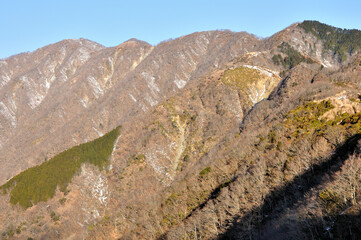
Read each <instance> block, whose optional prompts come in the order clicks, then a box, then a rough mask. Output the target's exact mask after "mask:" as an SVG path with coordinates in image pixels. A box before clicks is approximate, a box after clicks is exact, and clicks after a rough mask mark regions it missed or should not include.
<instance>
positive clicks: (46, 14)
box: [0, 0, 361, 58]
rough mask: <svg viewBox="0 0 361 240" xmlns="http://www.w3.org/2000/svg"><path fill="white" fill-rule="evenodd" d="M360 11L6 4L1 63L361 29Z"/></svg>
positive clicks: (347, 5) (187, 4) (338, 4)
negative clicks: (201, 34)
mask: <svg viewBox="0 0 361 240" xmlns="http://www.w3.org/2000/svg"><path fill="white" fill-rule="evenodd" d="M360 10H361V1H359V0H343V1H335V0H328V1H324V0H313V1H309V0H306V1H289V0H288V1H270V0H264V1H257V0H254V1H250V0H247V1H241V0H238V1H236V0H223V1H221V0H219V1H218V0H217V1H216V0H206V1H204V0H199V1H197V0H192V1H189V0H179V1H171V0H167V1H141V0H138V1H134V0H133V1H130V0H128V1H121V0H118V1H116V0H102V1H92V0H71V1H70V0H62V1H54V0H32V1H30V0H1V7H0V31H1V37H0V58H6V57H8V56H11V55H14V54H17V53H20V52H26V51H34V50H36V49H37V48H40V47H42V46H45V45H48V44H51V43H54V42H58V41H61V40H63V39H67V38H81V37H82V38H87V39H90V40H93V41H95V42H98V43H100V44H103V45H105V46H115V45H118V44H120V43H122V42H124V41H126V40H128V39H129V38H138V39H140V40H144V41H147V42H149V43H150V44H153V45H155V44H157V43H159V42H160V41H162V40H167V39H169V38H176V37H179V36H182V35H186V34H189V33H192V32H196V31H205V30H216V29H230V30H232V31H237V32H238V31H247V32H249V33H253V34H255V35H257V36H260V37H268V36H270V35H272V34H273V33H275V32H277V31H280V30H282V29H283V28H285V27H287V26H289V25H290V24H292V23H294V22H300V21H302V20H318V21H321V22H323V23H327V24H329V25H333V26H337V27H342V28H356V29H361V14H360Z"/></svg>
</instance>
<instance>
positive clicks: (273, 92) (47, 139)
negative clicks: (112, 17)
mask: <svg viewBox="0 0 361 240" xmlns="http://www.w3.org/2000/svg"><path fill="white" fill-rule="evenodd" d="M311 24H312V22H311ZM299 25H300V24H299V23H297V24H292V25H291V26H289V27H288V28H286V29H284V30H282V31H280V32H278V33H276V34H274V35H273V36H271V37H269V38H266V39H262V40H260V39H257V38H256V37H254V36H252V35H250V34H248V33H245V32H240V33H233V32H229V31H210V32H209V31H207V32H197V33H193V34H190V35H186V36H183V37H180V38H177V39H174V40H170V41H166V42H163V43H160V44H158V45H157V46H151V45H150V44H148V43H146V42H143V41H140V40H132V39H130V40H128V41H126V42H124V43H122V44H120V45H118V46H116V47H111V48H104V47H103V46H101V45H97V44H96V43H93V42H91V41H87V40H79V41H73V40H70V41H69V40H65V42H59V43H56V44H55V45H48V46H47V47H45V48H44V49H41V50H37V51H36V52H33V53H32V54H33V55H34V56H35V58H34V59H35V60H36V61H38V63H36V61H35V60H34V61H33V62H34V63H35V64H34V65H31V64H30V66H28V65H26V66H24V69H25V70H24V72H22V71H21V69H20V70H19V67H17V66H19V64H18V63H19V61H20V63H24V61H25V62H26V61H30V60H29V59H27V60H21V59H18V60H15V59H17V58H13V59H11V61H9V64H10V65H11V64H13V65H14V69H12V68H10V67H9V66H10V65H9V66H8V65H6V66H7V67H6V68H5V67H4V66H3V65H4V64H2V65H1V66H2V68H1V66H0V68H1V71H0V73H1V77H2V79H5V78H6V79H8V78H9V79H10V80H9V81H7V82H6V81H3V82H5V84H4V86H3V87H2V88H0V96H1V97H0V107H1V109H0V113H1V116H0V124H1V129H0V130H1V131H0V133H1V134H2V135H0V137H1V139H0V140H1V141H2V144H3V146H2V149H1V151H2V153H3V157H1V159H0V162H1V164H2V166H3V170H2V171H1V172H0V183H1V184H2V183H5V181H6V180H7V179H10V178H11V177H13V176H15V175H16V174H17V173H20V172H21V171H22V170H25V169H27V168H29V167H32V166H36V165H39V164H41V163H42V162H48V161H52V160H50V159H53V158H56V157H57V156H58V154H59V153H61V152H62V151H65V150H67V149H70V148H71V147H73V146H76V145H79V144H82V143H85V142H88V141H91V140H93V139H98V138H99V137H102V136H103V135H104V134H106V133H107V132H109V131H110V130H112V129H114V128H115V127H117V126H119V125H122V129H121V131H120V136H119V137H118V139H117V140H116V141H115V144H114V147H113V150H112V153H111V157H110V165H109V169H108V171H100V169H96V168H94V167H92V166H91V165H89V164H81V166H80V169H81V171H80V172H79V173H78V174H77V175H75V176H74V177H72V180H71V183H70V184H69V185H68V188H67V190H66V191H56V193H55V196H54V197H53V198H51V199H49V200H47V201H46V202H39V203H38V204H36V205H34V206H31V207H29V208H28V209H26V210H24V209H22V208H21V207H20V206H18V205H15V206H13V205H11V204H10V198H11V189H9V192H10V195H9V194H5V195H3V196H0V203H1V204H0V206H1V208H0V222H1V221H2V222H4V224H3V225H1V224H0V229H1V230H2V231H3V235H2V238H4V239H6V238H20V239H21V238H26V236H29V237H42V238H68V237H70V238H79V237H80V236H86V238H89V239H92V238H94V239H109V238H112V239H113V238H114V239H118V238H127V239H136V238H139V237H148V238H151V239H156V238H164V239H179V238H189V239H192V238H198V237H202V238H207V239H208V238H218V237H219V236H220V235H221V236H226V237H227V236H228V237H233V238H234V237H236V236H238V237H239V238H242V236H243V237H254V238H256V239H262V237H264V236H267V234H268V233H270V232H272V231H271V230H270V229H272V228H274V226H277V223H278V222H277V221H278V220H277V219H281V220H280V222H282V224H283V225H282V227H283V228H282V229H283V230H282V229H281V230H277V231H274V232H272V234H274V236H275V238H278V239H286V238H285V236H286V234H285V233H286V232H287V231H288V230H287V227H288V229H293V232H292V231H288V232H292V234H294V236H298V237H299V238H301V239H307V238H309V237H310V236H311V235H312V236H313V235H315V234H318V235H317V237H322V236H324V235H322V234H321V232H322V231H321V230H320V228H322V226H321V225H319V224H318V222H317V221H319V218H315V219H311V220H309V221H310V223H312V225H311V227H310V229H311V230H310V232H311V233H305V232H303V231H302V229H303V227H305V225H304V224H303V223H302V222H298V223H294V225H292V224H293V223H292V221H288V220H289V219H290V218H292V217H304V215H303V213H302V211H304V209H303V208H302V207H299V208H296V207H295V205H293V204H291V205H290V206H291V210H292V214H293V215H290V216H288V215H285V214H283V212H280V213H279V214H278V215H277V213H275V212H272V211H268V210H267V211H268V212H267V215H268V214H273V215H274V216H276V217H275V218H272V219H276V220H277V221H276V220H269V221H268V220H267V216H264V215H262V211H263V210H262V209H265V208H263V207H262V202H263V201H264V200H265V199H266V200H267V199H274V200H275V203H274V205H275V206H276V207H279V208H282V206H281V203H280V201H278V200H277V199H278V198H277V196H278V195H277V196H276V195H274V194H276V193H277V194H281V196H282V194H287V193H286V191H280V193H279V192H276V193H275V192H274V191H273V190H274V189H275V188H278V187H279V189H282V186H288V185H287V184H289V183H292V181H294V180H295V179H297V178H298V176H302V173H303V171H304V169H306V168H308V167H312V166H314V165H315V164H318V163H319V161H323V160H324V161H326V160H327V159H328V156H329V155H330V154H331V153H332V151H333V150H335V149H337V146H338V145H339V144H342V143H344V142H347V141H351V140H352V136H353V135H355V134H357V133H358V131H359V129H361V128H360V127H359V119H360V118H359V115H358V112H359V109H361V106H360V102H359V100H358V99H359V95H358V91H359V89H360V86H359V81H358V79H359V77H357V76H359V73H360V72H361V69H360V64H359V55H360V53H359V52H358V51H357V50H356V51H355V52H351V55H350V54H349V55H347V54H346V56H347V58H346V59H345V60H344V61H340V58H339V57H338V55H335V54H334V53H333V52H332V51H329V49H328V48H324V47H323V45H324V40H323V39H322V38H318V37H317V36H315V35H314V33H311V32H306V31H305V29H303V28H302V27H300V26H299ZM317 26H319V25H317V24H316V25H315V27H317ZM320 26H321V27H325V28H327V27H329V26H327V25H326V26H324V25H322V24H321V25H320ZM82 41H83V42H82ZM325 41H328V40H325ZM357 41H361V39H356V40H352V41H351V43H352V44H358V42H357ZM80 42H82V44H80ZM68 45H69V47H67V46H68ZM84 45H85V46H84ZM54 46H60V49H58V48H55V49H52V47H54ZM340 46H341V45H340ZM62 47H64V49H65V50H62ZM336 47H337V46H336ZM67 48H70V49H73V50H72V51H68V52H67ZM41 52H45V54H43V55H42V54H40V53H41ZM48 52H49V54H47V53H48ZM37 54H38V55H37ZM30 55H31V54H30ZM28 58H29V57H28ZM21 61H23V62H21ZM11 62H18V63H16V64H14V63H11ZM39 63H42V64H43V65H40V64H39ZM11 71H12V73H11ZM10 73H11V74H10ZM10 75H11V77H10ZM6 76H8V78H7V77H6ZM12 76H14V77H12ZM3 82H1V83H3ZM47 84H48V85H47ZM40 96H41V97H40ZM34 97H35V98H34ZM36 97H39V101H36V100H37V99H36ZM40 98H41V99H40ZM32 99H35V100H32ZM14 106H15V107H14ZM325 114H326V115H327V116H326V115H325ZM315 116H316V117H315ZM355 136H356V135H355ZM348 139H351V140H348ZM355 141H356V140H355ZM4 142H5V143H4ZM4 144H5V145H4ZM355 144H356V143H355ZM355 146H358V145H357V144H356V145H355ZM353 150H355V149H353ZM353 150H352V151H351V150H350V157H347V158H345V159H344V162H345V164H349V163H350V162H353V163H355V164H356V165H355V166H358V165H357V164H358V155H357V154H358V153H357V151H356V150H355V151H356V152H353ZM48 159H49V160H48ZM341 167H342V166H341ZM350 171H351V170H350V168H343V167H342V170H341V171H340V173H339V175H338V176H335V178H336V179H337V180H336V181H341V180H340V176H342V177H346V176H353V175H350V174H351V173H350ZM352 171H353V170H352ZM355 171H357V169H355ZM327 174H330V175H332V172H331V171H330V172H327ZM355 179H356V178H355ZM353 181H354V182H353V184H354V186H357V187H355V188H354V190H352V191H353V192H354V193H353V194H354V195H350V196H351V197H348V196H349V195H347V197H346V195H345V194H346V193H345V192H344V191H343V190H340V189H339V188H337V187H336V186H335V185H333V182H332V181H323V180H322V184H321V185H317V189H311V188H310V185H307V183H304V182H300V183H299V185H302V186H301V188H300V189H297V187H296V186H294V184H291V185H290V186H292V188H295V190H294V194H295V196H298V195H297V194H304V193H307V194H309V196H310V197H309V198H302V199H307V201H308V202H312V204H313V206H315V207H314V208H312V211H313V214H317V216H320V217H322V218H323V219H324V221H325V222H327V224H330V223H331V222H332V221H337V220H338V219H339V217H338V216H339V215H337V214H340V213H341V212H342V211H346V210H345V206H347V207H348V208H350V207H353V208H355V209H356V208H357V206H358V202H357V201H358V198H357V194H356V192H357V191H359V190H358V185H357V184H356V183H358V181H359V180H357V179H356V180H353ZM345 184H348V182H347V181H346V182H345ZM355 184H356V185H355ZM347 186H348V185H347ZM303 187H304V188H305V189H307V191H303V190H302V188H303ZM318 188H319V190H318ZM254 189H256V190H254ZM325 189H329V190H328V191H326V190H325ZM330 189H331V190H330ZM347 189H348V188H347ZM63 190H64V189H63ZM9 192H7V193H9ZM321 193H323V195H322V194H321ZM320 194H321V195H320ZM325 194H326V195H325ZM327 194H329V195H327ZM330 194H331V195H330ZM343 195H344V196H345V199H347V200H342V201H341V200H337V201H339V205H337V208H334V207H333V206H329V205H327V204H329V202H330V201H331V200H330V199H329V198H332V197H334V198H336V197H337V196H343ZM267 196H275V197H270V198H268V197H267ZM292 196H293V195H292ZM292 196H291V197H290V198H289V199H290V201H293V200H292V199H291V198H292ZM320 196H323V198H322V199H321V197H320ZM237 199H238V200H237ZM287 199H288V198H287ZM312 199H313V200H312ZM315 199H316V200H315ZM320 199H321V200H322V201H321V200H320ZM337 199H338V198H337ZM340 199H341V198H340ZM267 201H270V204H273V202H272V201H273V200H267ZM305 201H306V200H305ZM320 201H321V202H320ZM351 203H352V204H351ZM302 204H304V206H307V202H302ZM325 204H326V205H325ZM258 206H260V208H257V207H258ZM252 209H255V210H254V211H255V212H253V210H252ZM257 209H261V210H260V211H261V212H257V211H258V210H257ZM331 211H334V212H335V213H336V215H332V214H333V213H332V214H331ZM5 213H6V214H5ZM330 214H331V215H330ZM8 216H10V217H8ZM287 221H288V222H287ZM260 222H267V225H265V227H264V228H259V227H257V226H258V224H260ZM23 223H25V224H26V225H27V227H24V224H23ZM247 224H248V225H247ZM246 225H247V226H250V228H247V227H245V226H246ZM17 229H20V231H19V233H18V230H17ZM286 230H287V231H286ZM15 231H16V234H17V235H15ZM332 231H335V232H334V233H333V234H335V235H336V236H337V234H340V232H338V230H336V228H332ZM310 234H311V235H310ZM342 234H344V233H342Z"/></svg>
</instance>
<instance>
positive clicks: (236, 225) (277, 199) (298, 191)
mask: <svg viewBox="0 0 361 240" xmlns="http://www.w3.org/2000/svg"><path fill="white" fill-rule="evenodd" d="M360 139H361V134H355V135H353V136H352V137H350V138H348V140H347V141H346V142H345V143H344V144H342V145H341V146H339V147H338V148H337V149H336V151H335V153H334V154H333V155H332V156H331V157H330V158H328V159H327V160H325V161H323V162H322V163H320V164H315V165H312V166H311V167H310V168H309V169H308V170H307V171H306V172H304V173H303V174H301V175H299V176H297V177H295V178H294V179H293V180H292V181H291V182H289V183H287V184H285V185H284V186H282V187H280V188H277V189H275V190H274V191H272V192H270V193H269V194H268V195H267V196H266V197H265V200H264V202H263V204H262V205H261V206H259V207H257V208H256V209H252V210H251V211H249V212H247V213H246V214H245V215H243V216H242V217H235V218H234V219H233V221H232V223H231V224H230V225H231V227H230V228H229V229H228V230H227V232H226V233H224V234H223V235H221V236H219V238H218V239H263V238H264V237H261V234H260V233H261V227H262V226H265V225H266V223H268V222H270V221H272V220H275V219H276V218H278V217H279V216H281V215H282V214H284V213H286V211H287V209H291V208H292V207H294V206H295V204H296V203H297V202H300V201H303V200H305V195H307V193H309V192H310V191H311V190H312V189H313V188H317V187H320V186H321V184H322V183H324V181H323V179H324V177H325V176H330V177H331V178H332V176H333V175H334V174H335V173H336V172H338V171H340V170H341V167H342V165H343V164H344V162H345V160H346V159H347V158H348V157H349V155H350V154H352V153H353V152H354V151H355V149H356V147H357V143H358V140H360ZM358 233H360V232H358ZM290 237H291V236H290ZM358 237H359V239H361V235H358ZM266 239H277V238H276V237H275V238H272V237H271V238H269V237H267V238H266ZM286 239H287V238H286Z"/></svg>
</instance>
